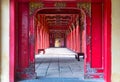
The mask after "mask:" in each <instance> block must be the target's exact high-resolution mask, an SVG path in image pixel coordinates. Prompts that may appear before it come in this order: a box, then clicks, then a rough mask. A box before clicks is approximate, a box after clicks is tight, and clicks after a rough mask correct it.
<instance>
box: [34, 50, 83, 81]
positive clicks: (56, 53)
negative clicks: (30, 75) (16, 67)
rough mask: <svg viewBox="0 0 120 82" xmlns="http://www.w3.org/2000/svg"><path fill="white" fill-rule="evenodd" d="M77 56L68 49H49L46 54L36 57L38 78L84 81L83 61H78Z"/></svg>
mask: <svg viewBox="0 0 120 82" xmlns="http://www.w3.org/2000/svg"><path fill="white" fill-rule="evenodd" d="M75 54H76V53H74V52H73V51H70V50H69V49H67V48H49V49H46V54H39V55H37V56H36V64H35V67H36V73H37V76H38V77H45V78H48V77H52V78H54V77H56V78H81V79H83V76H84V72H83V71H84V70H83V65H84V62H83V59H81V61H77V60H76V59H75Z"/></svg>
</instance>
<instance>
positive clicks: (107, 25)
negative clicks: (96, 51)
mask: <svg viewBox="0 0 120 82" xmlns="http://www.w3.org/2000/svg"><path fill="white" fill-rule="evenodd" d="M103 20H104V29H103V30H104V54H105V58H104V62H105V63H104V67H105V70H104V74H105V76H104V78H105V80H106V82H111V0H104V18H103Z"/></svg>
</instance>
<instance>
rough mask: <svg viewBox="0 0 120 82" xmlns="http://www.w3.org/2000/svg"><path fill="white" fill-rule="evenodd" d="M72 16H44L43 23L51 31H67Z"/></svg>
mask: <svg viewBox="0 0 120 82" xmlns="http://www.w3.org/2000/svg"><path fill="white" fill-rule="evenodd" d="M74 16H75V15H74V14H45V21H46V23H47V26H48V28H49V29H51V30H54V29H58V30H67V29H68V27H69V25H70V23H72V20H73V18H74Z"/></svg>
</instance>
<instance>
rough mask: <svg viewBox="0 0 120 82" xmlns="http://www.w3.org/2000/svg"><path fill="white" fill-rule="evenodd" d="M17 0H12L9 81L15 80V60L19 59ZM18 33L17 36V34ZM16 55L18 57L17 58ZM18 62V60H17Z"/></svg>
mask: <svg viewBox="0 0 120 82" xmlns="http://www.w3.org/2000/svg"><path fill="white" fill-rule="evenodd" d="M15 4H16V0H10V63H9V64H10V73H9V76H10V77H9V81H10V82H14V81H15V77H16V67H17V65H15V60H17V56H18V54H16V53H15V52H16V49H17V48H16V40H15V37H16V36H17V35H16V33H15V30H16V28H15V27H16V26H15V21H16V19H15V16H16V14H15V12H16V11H15V10H16V6H15ZM15 35H16V36H15ZM15 57H16V58H15ZM16 64H18V61H16Z"/></svg>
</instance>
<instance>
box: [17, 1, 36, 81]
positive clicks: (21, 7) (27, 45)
mask: <svg viewBox="0 0 120 82" xmlns="http://www.w3.org/2000/svg"><path fill="white" fill-rule="evenodd" d="M18 14H19V18H18V37H19V41H18V57H17V59H18V60H17V61H18V65H17V69H16V74H17V75H16V77H17V79H27V78H35V77H36V74H35V70H34V64H32V63H34V54H35V53H34V52H33V49H34V37H32V36H33V35H32V32H31V30H30V36H29V4H28V3H19V4H18ZM32 21H33V19H32ZM30 24H33V23H30ZM31 26H32V25H31ZM30 28H32V27H30ZM32 31H34V30H32ZM29 39H30V40H29ZM29 51H30V53H29ZM29 70H31V71H29Z"/></svg>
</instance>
